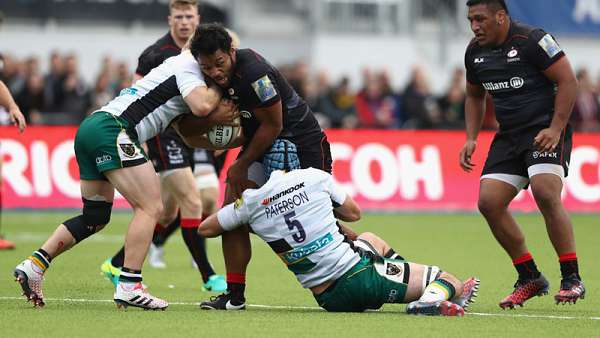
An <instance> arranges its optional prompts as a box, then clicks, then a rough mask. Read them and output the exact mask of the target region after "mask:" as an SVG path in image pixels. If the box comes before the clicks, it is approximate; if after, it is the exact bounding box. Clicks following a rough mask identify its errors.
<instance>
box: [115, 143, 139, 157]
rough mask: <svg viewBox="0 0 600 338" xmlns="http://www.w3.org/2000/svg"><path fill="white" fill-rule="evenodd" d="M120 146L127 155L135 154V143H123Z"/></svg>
mask: <svg viewBox="0 0 600 338" xmlns="http://www.w3.org/2000/svg"><path fill="white" fill-rule="evenodd" d="M119 148H121V151H123V154H124V155H125V156H127V157H134V156H135V145H134V144H133V143H121V144H119Z"/></svg>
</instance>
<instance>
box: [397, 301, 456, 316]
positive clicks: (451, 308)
mask: <svg viewBox="0 0 600 338" xmlns="http://www.w3.org/2000/svg"><path fill="white" fill-rule="evenodd" d="M406 313H408V314H410V315H424V316H456V317H461V316H464V315H465V310H464V309H463V308H462V307H461V306H460V305H458V304H456V303H452V302H450V301H447V300H444V301H439V302H421V301H418V300H417V301H414V302H412V303H410V304H408V305H407V306H406Z"/></svg>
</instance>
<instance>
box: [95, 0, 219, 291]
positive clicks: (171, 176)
mask: <svg viewBox="0 0 600 338" xmlns="http://www.w3.org/2000/svg"><path fill="white" fill-rule="evenodd" d="M168 22H169V27H170V29H169V32H168V33H167V34H165V36H163V37H162V38H160V39H159V40H158V41H156V42H155V43H154V44H153V45H151V46H150V47H148V48H146V50H144V52H143V53H142V55H141V56H140V57H139V62H138V66H137V69H136V72H135V73H136V74H135V80H139V79H140V78H142V77H144V76H145V75H146V74H148V73H149V72H150V71H151V70H152V69H154V68H156V67H158V66H159V65H160V64H161V63H163V61H165V60H166V59H168V58H170V57H172V56H176V55H179V53H180V52H181V48H182V47H183V46H184V45H185V44H186V43H187V41H188V40H189V38H190V37H191V36H192V34H194V31H195V30H196V27H197V26H198V24H199V22H200V15H199V13H198V1H197V0H171V1H170V2H169V17H168ZM146 145H147V147H148V156H149V158H150V160H151V161H152V163H153V164H154V169H155V170H156V172H158V174H159V176H160V182H161V195H162V198H163V207H164V209H163V213H162V215H161V217H160V218H159V220H158V223H157V224H156V227H155V234H154V236H153V239H152V244H151V246H150V250H149V253H148V263H149V264H150V266H152V267H156V268H165V267H166V265H165V263H164V261H163V260H162V253H163V247H162V245H163V244H164V243H165V241H166V239H167V238H168V236H169V235H170V234H172V233H173V232H174V231H175V230H176V229H177V228H178V227H179V226H181V234H182V237H183V240H184V242H185V244H186V246H187V248H188V250H189V252H190V254H191V255H192V258H193V260H194V262H195V263H196V266H197V267H198V270H199V271H200V274H201V276H202V280H203V282H204V289H206V290H210V291H215V292H223V291H225V289H226V283H225V278H224V277H223V276H221V275H217V274H216V273H215V271H214V270H213V268H212V266H211V264H210V262H209V260H208V257H207V255H206V247H205V243H206V241H205V239H204V238H202V237H201V236H200V235H198V231H197V229H198V226H199V225H200V222H201V220H202V218H203V217H205V216H206V214H204V211H203V204H202V199H201V192H199V191H198V189H201V188H197V187H196V185H195V179H194V175H193V173H192V168H193V167H194V150H193V149H191V148H189V147H187V146H186V145H185V144H184V143H183V141H181V138H180V137H179V135H177V133H176V132H175V131H174V130H173V128H170V127H169V128H167V129H166V130H165V131H164V132H163V133H161V134H160V135H157V136H156V137H154V138H152V139H150V140H148V141H147V142H146ZM217 186H218V185H217ZM205 195H206V194H205ZM215 199H216V197H215ZM213 203H214V202H213ZM124 256H125V253H124V248H121V249H120V250H119V251H118V252H117V254H115V256H113V257H112V258H111V259H108V260H106V261H105V262H104V263H103V264H102V266H101V270H102V272H103V273H104V275H105V276H106V277H107V278H109V280H110V281H111V282H112V283H113V284H114V285H115V286H116V284H117V282H118V279H119V272H120V268H121V267H122V266H123V259H124Z"/></svg>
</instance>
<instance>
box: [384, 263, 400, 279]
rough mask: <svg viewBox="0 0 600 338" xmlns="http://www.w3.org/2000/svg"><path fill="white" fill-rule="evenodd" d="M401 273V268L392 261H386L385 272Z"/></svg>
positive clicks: (391, 274)
mask: <svg viewBox="0 0 600 338" xmlns="http://www.w3.org/2000/svg"><path fill="white" fill-rule="evenodd" d="M401 273H402V268H401V267H399V266H398V265H396V264H394V263H387V266H386V267H385V274H386V275H388V276H394V275H399V274H401Z"/></svg>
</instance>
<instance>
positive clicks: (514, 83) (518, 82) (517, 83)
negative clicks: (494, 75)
mask: <svg viewBox="0 0 600 338" xmlns="http://www.w3.org/2000/svg"><path fill="white" fill-rule="evenodd" d="M524 84H525V80H523V78H522V77H513V78H512V79H510V86H511V87H513V88H514V89H519V88H521V87H523V85H524Z"/></svg>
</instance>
